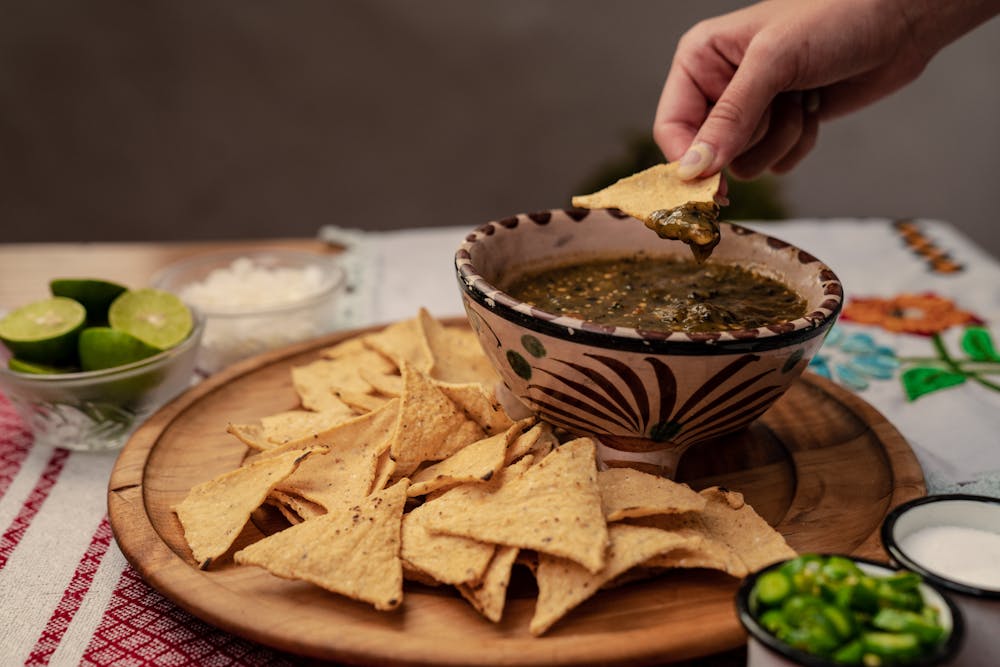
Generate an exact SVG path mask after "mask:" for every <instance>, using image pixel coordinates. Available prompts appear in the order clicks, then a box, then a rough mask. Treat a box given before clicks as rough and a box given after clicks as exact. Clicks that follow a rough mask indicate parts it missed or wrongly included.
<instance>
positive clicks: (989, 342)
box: [962, 327, 1000, 361]
mask: <svg viewBox="0 0 1000 667" xmlns="http://www.w3.org/2000/svg"><path fill="white" fill-rule="evenodd" d="M962 349H963V350H965V353H966V354H967V355H969V357H970V358H971V359H973V360H974V361H1000V354H997V350H996V347H995V346H994V345H993V337H992V336H990V332H989V330H988V329H986V328H985V327H969V328H968V329H966V330H965V333H964V334H963V335H962Z"/></svg>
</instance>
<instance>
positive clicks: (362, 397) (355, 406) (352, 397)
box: [336, 391, 391, 414]
mask: <svg viewBox="0 0 1000 667" xmlns="http://www.w3.org/2000/svg"><path fill="white" fill-rule="evenodd" d="M336 395H337V398H339V399H340V400H342V401H343V402H344V403H346V404H347V405H348V406H350V408H351V409H352V410H355V411H357V412H359V413H361V414H364V413H366V412H371V411H373V410H378V409H379V408H380V407H382V406H383V405H385V404H386V403H388V402H389V401H390V400H391V399H390V398H389V397H388V396H375V395H373V394H359V393H358V392H355V391H338V392H337V394H336Z"/></svg>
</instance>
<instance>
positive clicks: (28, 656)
mask: <svg viewBox="0 0 1000 667" xmlns="http://www.w3.org/2000/svg"><path fill="white" fill-rule="evenodd" d="M750 226H752V227H755V228H758V229H761V230H763V231H766V232H767V233H770V234H772V235H774V236H777V237H779V238H782V239H784V240H786V241H789V242H791V243H794V244H796V245H798V246H800V247H802V248H804V249H805V250H808V251H809V252H811V253H813V254H815V255H816V256H818V257H820V258H822V259H823V260H824V261H826V262H827V263H828V264H830V265H831V266H832V267H834V269H835V270H836V271H837V273H838V274H839V276H840V278H841V279H842V280H843V282H844V284H845V287H846V290H847V296H848V303H847V306H846V308H845V311H844V316H843V317H842V318H841V322H840V323H839V324H838V325H837V326H836V327H835V329H834V332H833V333H832V334H831V335H830V336H829V337H828V339H827V342H826V343H825V344H824V347H823V349H822V350H821V352H820V354H819V355H818V356H817V358H816V360H815V361H814V362H813V366H812V370H813V371H815V372H818V373H821V374H824V375H828V376H829V377H832V378H833V379H834V380H835V381H837V382H839V383H841V384H843V385H845V386H847V387H849V388H851V389H852V390H854V391H857V392H858V393H859V394H860V395H861V396H862V397H863V398H865V399H866V400H867V401H868V402H870V403H871V404H873V405H874V406H875V407H876V408H877V409H879V410H880V411H881V412H882V413H883V414H885V416H886V417H887V418H888V419H889V420H890V421H891V422H892V423H893V424H894V425H895V426H896V427H897V428H898V429H899V431H900V432H901V433H902V434H903V436H904V437H905V438H906V439H907V440H908V441H909V443H910V445H911V446H912V448H913V450H914V452H915V453H916V455H917V457H918V458H919V460H920V463H921V465H922V466H923V468H924V474H925V477H926V478H927V483H928V490H929V492H931V493H938V492H949V491H963V492H971V493H980V494H985V495H993V496H1000V436H998V434H1000V352H998V349H997V346H996V344H995V341H996V340H997V338H995V336H997V335H1000V263H998V262H997V261H996V260H994V259H993V258H992V257H990V256H989V255H987V254H986V253H984V252H982V251H980V250H979V249H978V248H977V247H976V246H975V245H974V244H972V243H971V242H970V241H969V240H967V239H966V238H965V237H964V236H962V235H961V234H960V233H959V232H958V231H957V230H955V229H954V228H953V227H952V226H951V225H948V224H946V223H942V222H935V221H928V220H910V221H888V220H815V221H812V220H794V221H787V222H781V223H758V224H751V225H750ZM466 232H467V230H466V229H465V228H461V229H459V228H445V229H429V230H413V231H403V232H384V233H362V232H356V231H352V230H346V229H340V228H333V227H331V228H324V229H323V230H321V233H320V234H321V236H322V237H323V238H327V239H329V240H332V241H337V242H340V243H343V244H345V245H346V246H347V247H348V252H347V253H346V254H345V255H344V257H343V262H344V265H345V267H346V268H347V270H348V272H349V275H350V280H351V284H352V290H351V292H350V294H351V296H350V298H349V299H348V300H347V301H346V302H345V305H344V308H343V312H342V323H343V325H344V326H345V327H354V326H364V325H368V324H375V323H382V322H388V321H391V320H394V319H399V318H405V317H411V316H412V315H413V314H414V313H415V312H416V310H417V308H418V307H419V306H421V305H423V306H426V307H427V308H428V309H429V310H430V311H431V312H432V313H433V314H435V315H437V316H441V317H445V316H451V315H460V314H461V304H460V301H459V298H458V288H457V286H456V284H455V278H454V275H453V272H452V270H451V257H452V253H453V252H454V249H455V248H456V247H457V245H458V243H459V242H460V241H461V239H462V237H463V236H464V235H465V233H466ZM114 460H115V455H114V454H113V453H112V454H87V453H81V452H70V451H68V450H63V449H54V450H53V449H46V448H42V447H34V446H33V443H32V438H31V435H30V434H29V433H28V432H27V431H26V430H25V428H24V426H23V424H22V422H21V421H20V420H19V419H18V417H17V415H16V414H15V413H14V411H13V409H12V408H11V406H10V404H9V403H8V402H7V401H6V400H5V399H4V398H3V397H2V396H0V602H2V603H0V664H3V665H15V664H30V665H46V664H51V665H77V664H87V665H109V664H114V665H141V664H158V665H185V664H199V665H284V664H288V665H291V664H302V660H300V659H297V658H294V657H292V656H288V655H285V654H282V653H279V652H276V651H272V650H270V649H268V648H266V647H263V646H259V645H256V644H253V643H252V642H248V641H245V640H242V639H240V638H238V637H234V636H232V635H229V634H226V633H224V632H222V631H220V630H217V629H215V628H213V627H211V626H209V625H207V624H205V623H203V622H201V621H200V620H198V619H196V618H193V617H192V616H190V615H189V614H187V613H186V612H184V611H182V610H181V609H179V608H178V607H176V606H175V605H173V604H172V603H171V602H169V601H168V600H166V599H164V598H163V597H162V596H160V595H159V594H158V593H157V592H155V591H154V590H153V589H151V588H150V587H149V586H148V585H146V584H145V583H144V582H143V581H142V580H141V578H140V577H138V575H137V574H136V572H135V571H134V570H133V569H132V568H131V567H130V566H129V565H128V563H127V562H126V561H125V558H124V556H122V554H121V552H120V551H119V550H118V548H117V546H116V545H115V543H114V539H113V537H112V535H111V529H110V526H109V524H108V519H107V508H106V487H107V480H108V475H109V473H110V471H111V468H112V467H113V465H114Z"/></svg>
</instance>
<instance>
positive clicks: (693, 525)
mask: <svg viewBox="0 0 1000 667" xmlns="http://www.w3.org/2000/svg"><path fill="white" fill-rule="evenodd" d="M700 495H701V496H702V497H704V498H705V500H706V504H705V509H703V510H702V511H701V512H689V513H685V514H673V515H660V516H647V517H642V518H638V519H632V520H630V523H633V524H635V525H641V526H648V527H655V528H659V529H660V530H665V531H672V532H673V531H685V530H688V531H694V532H696V533H699V534H700V535H702V536H703V537H705V538H706V539H707V540H708V542H706V543H705V544H704V545H703V546H702V547H700V548H698V547H695V548H694V551H696V552H698V556H697V559H696V560H695V561H689V562H700V563H702V564H699V565H698V566H697V567H713V564H716V565H718V567H714V568H713V569H721V570H723V571H725V572H728V573H729V574H731V575H733V576H734V577H742V576H746V574H748V573H750V572H756V571H757V570H760V569H761V568H763V567H766V566H767V565H770V564H771V563H775V562H778V561H781V560H785V559H788V558H794V557H795V556H796V553H795V550H793V549H792V548H791V547H790V546H788V544H787V543H786V542H785V538H784V537H782V535H781V533H779V532H778V531H776V530H775V529H774V528H772V527H771V526H770V525H769V524H768V523H767V522H766V521H764V519H762V518H761V517H760V515H759V514H757V512H755V511H754V510H753V508H752V507H750V505H747V504H746V503H745V502H744V501H743V495H742V494H740V493H737V492H735V491H727V490H725V489H722V488H720V487H711V488H708V489H704V490H702V491H701V492H700ZM713 542H719V543H721V545H723V546H724V547H726V549H728V551H727V550H726V549H723V548H722V547H720V546H719V545H717V544H713ZM705 552H707V553H705ZM734 556H735V557H736V558H738V560H739V565H737V564H735V563H734V562H733V557H734ZM669 562H670V559H669V557H665V558H664V559H662V561H660V560H658V561H657V563H655V564H656V565H664V564H667V563H669ZM690 567H694V566H693V565H691V566H690Z"/></svg>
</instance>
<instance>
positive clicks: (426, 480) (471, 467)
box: [407, 423, 525, 496]
mask: <svg viewBox="0 0 1000 667" xmlns="http://www.w3.org/2000/svg"><path fill="white" fill-rule="evenodd" d="M524 426H525V424H521V423H518V424H514V425H512V426H511V427H510V428H509V429H507V430H506V431H504V432H503V433H497V434H496V435H494V436H490V437H488V438H484V439H483V440H478V441H476V442H474V443H472V444H471V445H468V446H466V447H463V448H462V449H460V450H458V451H457V452H455V453H454V454H452V455H451V456H449V457H448V458H446V459H445V460H443V461H441V462H440V463H436V464H434V465H432V466H428V467H427V468H424V469H423V470H421V471H419V472H418V473H417V474H415V475H413V477H411V478H410V489H409V491H407V493H408V494H409V495H410V496H423V495H426V494H428V493H430V492H432V491H437V490H438V489H444V488H449V487H452V486H456V485H458V484H462V483H464V482H473V483H474V482H488V481H490V480H491V479H492V478H493V476H494V475H495V474H497V473H498V472H500V469H501V468H503V466H504V460H505V458H506V453H507V447H508V446H509V445H510V443H511V441H512V440H514V439H515V438H516V437H517V436H518V435H519V434H520V432H521V429H523V428H524Z"/></svg>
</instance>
